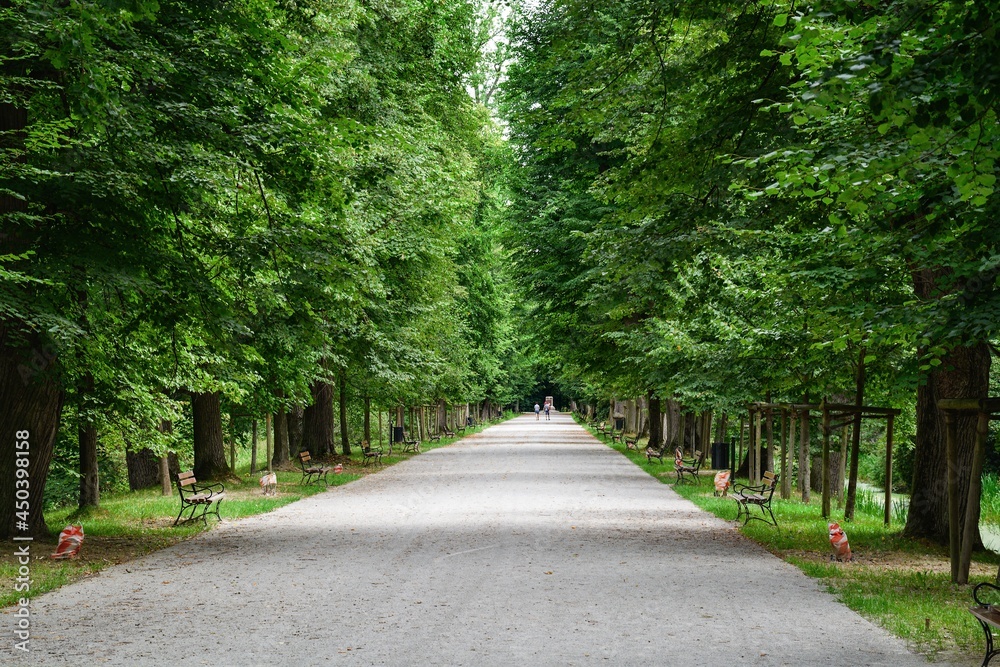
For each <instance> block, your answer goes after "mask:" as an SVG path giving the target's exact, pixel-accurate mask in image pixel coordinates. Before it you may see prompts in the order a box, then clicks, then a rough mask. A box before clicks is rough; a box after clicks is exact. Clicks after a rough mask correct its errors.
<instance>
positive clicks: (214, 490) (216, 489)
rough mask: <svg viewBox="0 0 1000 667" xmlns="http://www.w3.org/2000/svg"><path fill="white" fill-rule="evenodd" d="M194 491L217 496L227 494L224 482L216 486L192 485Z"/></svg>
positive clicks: (215, 484)
mask: <svg viewBox="0 0 1000 667" xmlns="http://www.w3.org/2000/svg"><path fill="white" fill-rule="evenodd" d="M191 486H193V487H194V490H195V491H197V492H198V493H208V494H210V495H213V496H214V495H216V494H218V493H225V491H226V487H225V486H223V484H222V482H215V483H214V484H192V485H191Z"/></svg>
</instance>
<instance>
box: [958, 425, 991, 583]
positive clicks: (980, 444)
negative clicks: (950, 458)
mask: <svg viewBox="0 0 1000 667" xmlns="http://www.w3.org/2000/svg"><path fill="white" fill-rule="evenodd" d="M989 433H990V415H989V414H988V413H986V412H984V411H982V410H980V412H979V419H978V421H977V422H976V445H975V449H974V450H973V454H972V470H971V471H970V473H969V475H970V476H969V495H968V498H967V502H966V505H965V524H964V525H963V526H962V552H961V554H960V561H959V566H958V581H957V582H955V583H958V584H967V583H969V566H970V565H971V564H972V547H973V544H974V543H975V541H976V533H977V532H978V531H979V500H980V496H979V494H980V491H981V485H982V477H983V463H984V462H985V461H986V438H987V436H988V435H989Z"/></svg>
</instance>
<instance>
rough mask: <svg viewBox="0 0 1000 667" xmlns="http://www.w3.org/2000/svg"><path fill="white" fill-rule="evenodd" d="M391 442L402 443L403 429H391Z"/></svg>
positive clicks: (396, 427) (399, 427)
mask: <svg viewBox="0 0 1000 667" xmlns="http://www.w3.org/2000/svg"><path fill="white" fill-rule="evenodd" d="M392 441H393V442H403V427H402V426H393V427H392Z"/></svg>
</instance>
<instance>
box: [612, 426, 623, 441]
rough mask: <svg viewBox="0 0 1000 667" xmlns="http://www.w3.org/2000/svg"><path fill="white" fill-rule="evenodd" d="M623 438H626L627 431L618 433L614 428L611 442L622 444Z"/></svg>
mask: <svg viewBox="0 0 1000 667" xmlns="http://www.w3.org/2000/svg"><path fill="white" fill-rule="evenodd" d="M623 437H625V431H616V430H615V429H614V428H612V429H611V442H621V441H622V438H623Z"/></svg>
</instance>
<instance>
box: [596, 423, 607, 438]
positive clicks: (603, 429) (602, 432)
mask: <svg viewBox="0 0 1000 667" xmlns="http://www.w3.org/2000/svg"><path fill="white" fill-rule="evenodd" d="M595 430H596V431H597V432H598V434H600V435H601V437H606V436H607V435H608V422H601V423H600V424H598V425H597V426H596V427H595Z"/></svg>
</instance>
